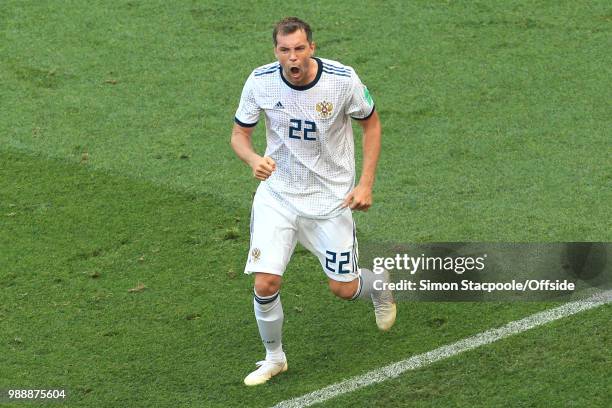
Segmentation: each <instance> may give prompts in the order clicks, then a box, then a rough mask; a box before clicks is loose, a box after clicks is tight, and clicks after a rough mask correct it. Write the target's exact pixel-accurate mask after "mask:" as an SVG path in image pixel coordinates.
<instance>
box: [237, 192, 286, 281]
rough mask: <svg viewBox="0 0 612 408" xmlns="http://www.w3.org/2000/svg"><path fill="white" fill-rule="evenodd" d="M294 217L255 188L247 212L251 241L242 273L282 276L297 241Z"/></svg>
mask: <svg viewBox="0 0 612 408" xmlns="http://www.w3.org/2000/svg"><path fill="white" fill-rule="evenodd" d="M296 234H297V226H296V217H295V216H294V215H293V214H292V213H291V212H290V211H288V210H287V209H285V208H284V207H282V206H281V205H280V203H278V202H277V201H276V199H274V198H273V197H270V195H269V193H268V194H266V192H265V189H263V192H262V188H259V189H258V191H257V194H256V195H255V198H254V200H253V208H252V211H251V242H250V245H249V255H248V259H247V263H246V266H245V270H244V272H245V273H247V274H251V273H256V272H262V273H266V274H273V275H278V276H282V275H283V273H284V272H285V268H286V266H287V263H288V262H289V259H291V254H292V253H293V250H294V248H295V245H296V242H297V236H296Z"/></svg>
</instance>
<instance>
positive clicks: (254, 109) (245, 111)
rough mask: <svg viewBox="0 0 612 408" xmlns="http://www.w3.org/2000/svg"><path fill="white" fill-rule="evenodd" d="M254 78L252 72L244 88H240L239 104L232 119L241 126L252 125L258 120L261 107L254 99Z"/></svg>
mask: <svg viewBox="0 0 612 408" xmlns="http://www.w3.org/2000/svg"><path fill="white" fill-rule="evenodd" d="M254 82H255V80H254V77H253V74H251V75H250V76H249V78H248V79H247V81H246V83H245V84H244V88H243V89H242V95H241V96H240V105H238V110H237V111H236V115H235V117H234V121H235V122H236V123H237V124H239V125H240V126H243V127H252V126H255V125H256V124H257V122H258V121H259V113H260V112H261V108H260V107H259V105H258V104H257V101H256V99H255V83H254Z"/></svg>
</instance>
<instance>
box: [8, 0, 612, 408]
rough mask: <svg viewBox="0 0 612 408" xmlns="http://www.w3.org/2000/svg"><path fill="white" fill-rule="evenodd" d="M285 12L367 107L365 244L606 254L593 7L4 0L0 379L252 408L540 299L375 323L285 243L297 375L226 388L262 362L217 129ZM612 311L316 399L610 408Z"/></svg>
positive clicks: (147, 399)
mask: <svg viewBox="0 0 612 408" xmlns="http://www.w3.org/2000/svg"><path fill="white" fill-rule="evenodd" d="M286 15H298V16H301V17H302V18H304V19H305V20H306V21H309V22H310V23H311V25H312V26H313V28H314V30H315V32H314V36H315V41H316V42H317V45H318V49H317V54H318V55H319V56H321V57H325V58H331V59H337V60H339V61H341V62H343V63H344V64H347V65H350V66H353V67H355V69H356V70H357V72H358V73H359V75H360V77H361V78H362V80H363V81H364V83H365V84H367V85H368V88H369V89H370V91H371V93H372V95H373V97H374V100H375V102H376V105H377V108H378V112H379V113H380V116H381V121H382V124H383V132H384V135H383V138H384V142H383V152H382V157H381V160H380V163H379V171H378V178H377V183H376V186H375V203H374V206H373V207H372V209H371V210H370V211H369V212H368V213H367V214H357V215H356V222H357V226H358V233H359V238H360V243H361V245H362V246H363V245H367V243H368V242H376V241H385V240H392V241H396V242H446V241H483V242H487V241H499V242H560V241H605V242H607V241H610V240H611V238H612V230H611V228H610V219H612V213H611V210H610V202H612V188H611V187H612V165H611V161H610V141H609V140H610V133H611V131H612V116H611V115H610V112H611V111H612V109H611V101H612V90H611V88H610V77H611V76H612V68H611V67H612V54H611V53H610V48H611V45H612V41H611V38H612V26H611V24H612V7H611V6H610V4H609V2H605V1H589V2H587V1H574V2H569V1H567V2H566V1H561V2H559V1H538V2H528V1H506V2H492V1H489V2H487V1H475V2H463V1H435V2H429V1H417V2H401V1H388V2H368V1H360V2H345V3H338V2H316V3H315V2H312V3H304V2H284V3H282V4H279V3H276V2H264V1H257V2H254V3H250V2H238V3H237V4H231V5H230V3H227V2H221V1H216V2H214V1H210V2H209V1H206V2H204V1H202V2H198V1H179V2H162V1H116V2H98V1H94V2H85V1H65V2H53V1H12V0H10V1H5V2H3V4H2V7H1V8H0V106H1V109H0V114H1V118H0V388H12V387H18V388H41V387H45V388H52V387H54V388H66V389H67V390H68V392H69V399H68V401H67V402H65V403H64V405H65V406H71V407H96V408H98V407H119V406H125V407H149V406H151V407H152V406H155V407H235V406H249V407H250V406H252V407H265V406H270V405H273V404H274V403H277V402H279V401H282V400H285V399H288V398H292V397H296V396H299V395H302V394H304V393H307V392H311V391H314V390H317V389H319V388H321V387H324V386H326V385H329V384H331V383H334V382H337V381H340V380H342V379H344V378H348V377H350V376H354V375H358V374H361V373H364V372H366V371H368V370H372V369H375V368H378V367H380V366H382V365H385V364H388V363H391V362H394V361H397V360H400V359H404V358H406V357H409V356H411V355H414V354H418V353H422V352H426V351H429V350H432V349H434V348H436V347H439V346H442V345H445V344H448V343H451V342H453V341H455V340H459V339H461V338H464V337H467V336H469V335H472V334H475V333H479V332H481V331H484V330H487V329H489V328H491V327H496V326H500V325H503V324H505V323H507V322H509V321H512V320H516V319H518V318H521V317H524V316H526V315H529V314H531V313H533V312H536V311H540V310H544V309H547V308H550V307H552V306H553V305H554V304H551V303H508V304H502V303H433V302H432V303H427V302H414V303H402V304H400V305H399V316H398V322H397V325H396V327H394V329H393V330H392V331H391V332H389V333H385V334H381V333H379V332H378V331H377V330H376V327H375V325H374V323H373V316H372V312H371V310H370V308H369V307H368V305H366V304H361V303H350V304H349V303H347V302H342V301H340V300H338V299H335V298H334V297H333V296H332V295H331V294H330V293H329V291H328V289H327V286H326V282H325V276H324V275H323V273H322V272H321V271H320V268H319V265H318V261H317V260H316V259H314V257H312V256H311V255H310V254H309V253H307V252H306V251H305V250H303V249H298V251H297V252H296V253H295V254H294V257H293V259H292V262H291V263H290V266H289V269H288V271H287V273H286V279H285V282H284V289H283V292H282V296H283V305H284V309H285V331H284V343H285V347H286V352H287V354H288V357H289V364H290V369H289V371H288V372H287V373H285V374H283V375H282V376H279V377H278V378H275V379H274V380H272V381H271V382H270V383H268V384H266V385H265V386H262V387H258V388H255V389H251V388H246V387H245V386H243V385H242V379H243V377H244V376H245V375H246V374H247V373H248V372H249V371H250V370H252V369H253V368H254V363H255V362H256V361H258V360H259V359H261V358H262V356H263V352H262V346H261V344H260V341H259V338H258V334H257V328H256V324H255V320H254V318H253V316H252V303H251V302H252V292H251V291H252V289H251V286H252V282H251V279H250V278H249V277H247V276H244V275H243V274H242V269H243V267H244V262H245V260H246V251H247V246H248V241H249V236H248V231H249V228H248V227H249V213H250V203H251V198H252V194H253V192H254V190H255V188H256V186H257V183H256V181H255V180H253V179H252V178H251V175H250V171H249V169H248V168H247V167H245V166H244V165H243V164H242V163H241V162H240V161H239V160H238V159H237V158H235V156H234V154H233V152H232V151H231V148H230V146H229V135H230V130H231V127H232V120H233V114H234V112H235V109H236V106H237V103H238V100H239V96H240V91H241V88H242V85H243V83H244V80H245V79H246V77H247V76H248V74H249V73H250V71H251V70H252V69H253V68H254V67H256V66H259V65H262V64H265V63H268V62H271V61H273V59H274V55H273V53H272V44H271V34H270V33H271V26H272V24H273V23H274V22H275V21H276V20H278V19H280V18H281V17H283V16H286ZM255 138H256V145H257V147H258V149H260V151H261V149H262V148H263V146H264V144H265V141H264V133H263V129H262V127H261V126H259V127H258V129H257V130H256V133H255ZM359 143H360V141H359V138H357V144H358V145H359ZM358 166H359V165H358ZM611 310H612V308H611V307H610V306H609V305H607V306H603V307H600V308H598V309H596V310H591V311H589V312H585V313H582V314H579V315H576V316H573V317H570V318H567V319H564V320H561V321H557V322H555V323H552V324H550V325H546V326H544V327H540V328H538V329H534V330H532V331H529V332H525V333H522V334H520V335H517V336H515V337H512V338H509V339H505V340H502V341H500V342H499V343H496V344H493V345H490V346H486V347H482V348H479V349H477V350H474V351H471V352H468V353H464V354H462V355H459V356H455V357H453V358H450V359H448V360H445V361H441V362H438V363H436V364H434V365H431V366H428V367H424V368H422V369H419V370H417V371H414V372H410V373H408V374H406V375H404V376H402V377H400V378H398V379H395V380H392V381H389V382H386V383H383V384H379V385H376V386H372V387H368V388H365V389H362V390H359V391H357V392H354V393H351V394H348V395H344V396H341V397H339V398H336V399H334V400H331V401H328V402H326V403H325V404H323V406H329V407H336V406H377V405H378V406H405V407H446V406H460V407H474V406H483V407H485V406H526V407H527V406H529V407H531V406H537V407H540V406H542V407H544V406H547V407H548V406H575V407H598V406H601V407H604V406H607V403H606V401H608V402H609V401H610V397H611V395H612V389H611V385H610V381H609V378H610V363H611V361H612V353H611V352H610V350H611V347H610V339H611V336H612V327H611V325H610V312H611ZM381 404H382V405H381ZM2 406H3V407H4V406H6V407H9V406H11V407H12V406H15V407H19V406H39V405H35V403H26V402H20V403H15V404H9V403H6V404H2Z"/></svg>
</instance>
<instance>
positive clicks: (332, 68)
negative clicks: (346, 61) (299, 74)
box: [323, 63, 350, 73]
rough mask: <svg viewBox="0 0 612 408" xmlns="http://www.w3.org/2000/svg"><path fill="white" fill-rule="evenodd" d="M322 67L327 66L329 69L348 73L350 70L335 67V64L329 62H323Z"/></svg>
mask: <svg viewBox="0 0 612 408" xmlns="http://www.w3.org/2000/svg"><path fill="white" fill-rule="evenodd" d="M323 68H327V69H329V70H330V71H336V72H346V73H350V70H348V69H347V68H341V67H337V66H335V65H330V64H325V63H324V64H323Z"/></svg>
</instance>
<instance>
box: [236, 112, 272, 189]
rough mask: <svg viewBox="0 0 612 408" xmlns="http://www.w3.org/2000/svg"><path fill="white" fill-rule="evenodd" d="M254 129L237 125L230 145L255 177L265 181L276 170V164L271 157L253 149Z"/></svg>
mask: <svg viewBox="0 0 612 408" xmlns="http://www.w3.org/2000/svg"><path fill="white" fill-rule="evenodd" d="M254 129H255V128H254V127H244V126H240V125H239V124H237V123H235V124H234V128H233V129H232V138H231V141H230V143H231V145H232V149H234V152H236V155H237V156H238V157H239V158H240V160H242V161H243V162H245V163H246V164H248V165H249V166H250V167H251V169H252V170H253V177H255V178H256V179H258V180H262V181H263V180H266V179H267V178H268V177H270V175H271V174H272V172H273V171H274V170H276V163H275V162H274V160H272V158H271V157H262V156H260V155H258V154H257V153H256V152H255V149H253V143H252V142H251V137H252V135H253V130H254Z"/></svg>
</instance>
